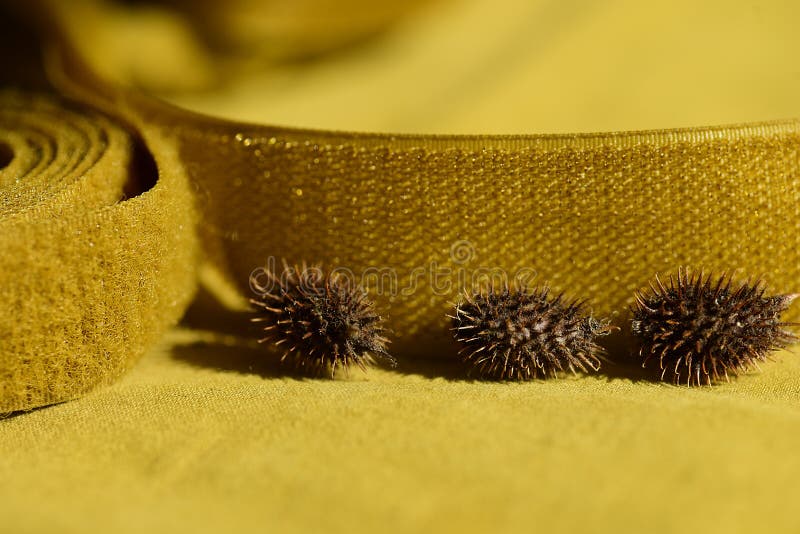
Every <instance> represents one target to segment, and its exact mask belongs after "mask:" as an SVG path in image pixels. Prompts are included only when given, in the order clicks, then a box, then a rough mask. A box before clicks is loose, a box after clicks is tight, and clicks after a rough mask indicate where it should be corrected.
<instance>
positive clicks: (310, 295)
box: [250, 264, 396, 377]
mask: <svg viewBox="0 0 800 534" xmlns="http://www.w3.org/2000/svg"><path fill="white" fill-rule="evenodd" d="M261 274H262V276H260V277H259V279H258V280H254V279H253V278H252V277H251V281H250V282H251V287H253V288H254V289H255V290H256V292H257V293H258V295H259V296H258V298H253V299H251V300H250V302H251V303H252V304H253V306H255V307H256V310H257V312H258V313H259V315H258V316H257V317H254V318H253V319H252V321H254V322H256V323H259V324H261V325H263V329H264V331H265V332H266V335H265V337H263V338H262V339H260V340H259V342H262V343H266V342H270V343H272V344H273V345H274V346H276V347H281V348H282V349H283V355H282V357H281V361H282V362H283V361H286V360H287V359H288V360H290V361H292V362H293V363H294V365H295V366H296V367H297V368H299V369H301V370H303V371H305V372H307V373H309V374H314V375H319V374H324V373H325V372H328V373H329V374H330V376H331V377H333V376H334V374H335V373H336V369H337V368H343V369H345V370H348V369H349V368H350V367H351V366H352V365H356V366H358V367H360V368H361V369H362V370H365V369H366V367H367V366H369V365H372V364H374V363H376V358H377V359H379V360H383V361H385V362H387V363H389V364H390V365H392V366H394V365H395V364H396V362H395V360H394V358H392V356H391V355H389V353H388V352H387V350H386V346H387V344H388V343H389V340H388V339H387V337H386V335H385V334H386V329H385V327H384V321H383V318H382V317H381V316H380V315H378V313H377V312H376V311H375V306H374V304H373V303H372V301H371V300H370V299H369V298H368V297H367V294H366V291H365V290H364V289H363V288H362V287H360V286H359V285H357V284H355V283H354V282H353V281H351V280H349V279H348V278H347V277H345V276H342V275H340V274H338V273H336V272H327V273H326V272H324V271H322V269H321V268H319V267H311V268H308V267H307V266H306V265H305V264H303V265H302V267H298V266H292V267H290V266H288V265H285V264H284V270H283V272H282V273H275V272H272V271H265V272H263V273H261ZM263 274H266V276H263Z"/></svg>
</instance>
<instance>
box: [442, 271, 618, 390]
mask: <svg viewBox="0 0 800 534" xmlns="http://www.w3.org/2000/svg"><path fill="white" fill-rule="evenodd" d="M450 317H451V318H452V321H453V331H454V332H455V337H456V340H457V341H458V342H459V343H460V344H461V346H462V348H461V350H460V352H459V354H460V355H461V358H462V360H463V361H464V362H465V363H466V364H467V365H469V366H470V367H471V369H472V370H474V371H477V373H478V374H479V375H480V376H481V377H482V378H488V379H494V380H531V379H533V378H545V377H554V376H557V375H558V374H559V373H560V372H562V371H571V372H573V373H575V372H576V371H578V370H580V371H583V372H589V371H597V370H598V369H599V368H600V359H599V357H598V356H600V355H602V354H603V349H602V348H601V347H600V346H599V345H598V344H597V343H596V342H595V338H596V337H597V336H601V335H606V334H608V333H610V332H611V331H612V330H614V327H611V326H609V324H608V322H606V321H599V320H597V319H595V318H593V317H592V316H591V315H589V314H587V313H586V312H585V310H584V304H583V302H580V301H577V300H572V301H566V300H565V299H564V298H563V296H562V295H558V296H555V297H551V296H550V289H549V288H547V287H542V288H535V289H533V290H531V291H529V290H527V289H519V290H510V289H509V288H507V287H505V288H503V289H502V290H500V291H494V290H489V291H486V292H475V293H464V296H463V298H462V301H461V302H460V303H458V304H457V305H456V307H455V313H454V315H452V316H450Z"/></svg>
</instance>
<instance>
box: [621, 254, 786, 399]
mask: <svg viewBox="0 0 800 534" xmlns="http://www.w3.org/2000/svg"><path fill="white" fill-rule="evenodd" d="M765 293H766V286H765V284H764V282H763V280H755V281H752V280H748V281H746V282H741V283H734V282H733V279H732V277H731V276H730V275H725V274H723V275H721V276H718V277H716V278H715V277H713V276H712V275H711V274H709V275H708V276H706V277H704V274H703V273H702V272H700V273H690V272H689V270H688V269H679V270H678V274H677V277H675V276H672V275H670V277H669V282H668V283H664V282H662V280H661V279H660V278H659V277H658V276H656V277H655V280H654V281H653V282H651V283H650V286H649V291H648V290H642V291H639V292H638V293H637V294H636V302H635V304H634V305H633V307H632V310H631V311H632V321H631V331H632V333H633V335H634V336H635V337H637V338H638V340H639V343H640V348H639V357H640V358H641V360H642V366H643V367H645V366H647V365H648V364H649V363H650V362H651V361H657V362H658V366H659V369H660V370H661V380H664V379H665V378H666V377H667V376H670V377H671V379H672V380H673V381H674V382H675V383H681V384H682V383H686V385H687V386H691V385H700V384H712V383H714V382H717V381H719V380H721V379H723V378H724V379H725V380H729V379H730V375H734V376H735V375H738V374H740V373H742V372H745V371H747V370H749V369H750V368H752V367H756V368H757V367H758V362H759V361H764V360H766V359H767V357H768V356H769V353H770V352H771V351H773V350H777V349H781V348H785V347H786V346H787V345H789V344H790V343H792V342H794V341H796V340H797V337H796V336H795V334H793V333H792V332H790V331H788V330H785V329H784V327H785V326H790V325H793V324H794V323H785V322H782V321H781V318H780V316H781V313H782V312H783V311H785V310H786V309H787V308H788V307H789V305H790V304H791V303H792V301H793V300H794V299H795V298H796V297H797V294H786V295H774V296H767V295H765Z"/></svg>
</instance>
